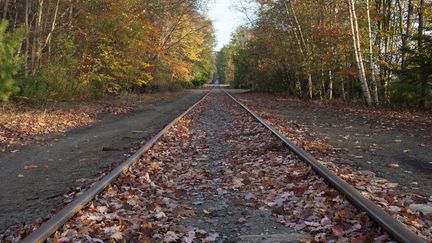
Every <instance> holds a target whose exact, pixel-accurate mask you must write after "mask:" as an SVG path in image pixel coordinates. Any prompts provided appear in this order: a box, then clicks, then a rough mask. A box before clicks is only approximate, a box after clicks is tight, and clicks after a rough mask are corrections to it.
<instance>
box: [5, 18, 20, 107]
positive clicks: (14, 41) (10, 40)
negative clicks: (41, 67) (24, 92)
mask: <svg viewBox="0 0 432 243" xmlns="http://www.w3.org/2000/svg"><path fill="white" fill-rule="evenodd" d="M7 26H8V22H7V21H1V22H0V101H7V100H8V98H9V96H10V95H12V94H13V93H15V92H17V91H18V87H17V84H16V81H15V79H14V76H15V75H16V74H17V73H18V72H19V70H20V65H21V60H22V59H21V58H20V57H19V56H18V55H17V53H18V51H19V50H20V48H21V41H22V39H23V38H22V36H23V33H22V31H18V32H16V33H12V34H11V33H7V32H6V29H7Z"/></svg>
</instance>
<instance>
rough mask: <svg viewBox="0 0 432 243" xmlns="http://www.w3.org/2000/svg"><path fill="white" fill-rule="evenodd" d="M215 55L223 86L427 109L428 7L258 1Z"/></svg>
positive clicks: (430, 91)
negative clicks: (251, 18)
mask: <svg viewBox="0 0 432 243" xmlns="http://www.w3.org/2000/svg"><path fill="white" fill-rule="evenodd" d="M257 2H258V5H259V8H258V10H257V17H256V19H255V21H254V23H252V24H251V25H248V26H244V27H241V28H239V29H238V31H237V32H236V33H235V34H234V35H233V37H232V41H231V43H230V44H229V45H227V46H225V47H224V48H223V49H222V50H221V51H220V52H219V53H218V55H217V56H218V61H219V62H218V66H217V67H218V72H219V76H220V78H221V80H222V81H225V82H230V83H232V84H233V85H234V86H236V87H247V88H254V89H257V90H263V91H269V92H283V93H285V94H289V95H295V96H299V97H303V98H308V99H312V98H313V99H334V98H338V99H343V100H353V101H360V100H361V101H363V102H365V104H367V105H372V104H390V103H397V104H404V105H410V106H415V107H423V108H430V107H431V106H432V36H431V31H432V29H431V27H432V24H431V20H432V2H431V1H429V0H409V1H401V0H334V1H323V0H305V1H296V0H288V1H287V0H278V1H265V0H258V1H257Z"/></svg>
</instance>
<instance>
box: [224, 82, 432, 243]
mask: <svg viewBox="0 0 432 243" xmlns="http://www.w3.org/2000/svg"><path fill="white" fill-rule="evenodd" d="M224 92H225V94H227V95H228V96H229V97H231V98H232V99H233V100H234V101H235V102H236V103H237V104H238V105H240V106H241V107H242V108H243V109H244V110H246V111H247V112H248V113H249V114H251V115H252V116H253V117H254V118H255V119H256V120H257V121H258V122H260V123H261V124H262V125H263V126H264V127H266V128H267V129H269V130H270V131H271V132H272V133H273V134H274V135H276V136H277V137H278V138H279V139H280V140H281V141H283V142H284V143H285V144H286V145H287V146H288V148H289V149H290V150H291V151H292V152H293V153H294V154H296V155H297V156H298V157H299V158H300V159H301V160H302V161H304V162H306V163H307V164H309V165H310V166H311V167H312V168H313V169H314V170H315V171H316V172H318V174H320V175H321V176H322V177H323V178H324V179H325V180H327V181H328V182H329V183H330V184H331V185H332V186H333V187H334V188H335V189H337V190H338V191H339V192H341V193H342V194H344V195H345V196H346V197H347V198H348V199H349V200H350V201H351V203H353V204H354V205H356V206H357V207H358V208H360V209H362V210H363V211H365V212H366V213H367V214H368V215H369V216H370V217H371V218H372V219H373V220H375V221H376V222H377V223H378V224H379V225H380V226H381V227H382V228H383V229H385V230H386V231H387V232H388V233H389V234H390V235H391V236H392V237H393V238H394V239H395V240H398V241H400V242H403V243H423V242H426V240H425V239H423V238H421V237H419V236H418V235H416V234H415V233H414V232H413V231H411V230H409V229H408V228H407V227H406V226H405V225H404V224H402V223H401V222H399V221H397V220H395V219H394V218H392V217H391V216H390V215H389V214H388V213H386V212H385V211H384V210H383V209H382V208H380V207H379V206H378V205H376V204H375V203H374V202H372V201H371V200H369V199H367V198H365V197H364V196H363V195H362V194H361V193H360V192H359V191H358V190H356V189H355V188H354V187H352V186H351V185H350V184H348V183H347V182H345V181H344V180H342V179H341V178H340V177H338V176H337V175H336V174H335V173H333V172H332V171H330V170H329V169H328V168H327V167H325V166H324V165H323V164H321V163H320V162H318V161H317V160H316V159H315V158H313V157H312V156H311V155H310V154H308V153H307V152H306V151H304V150H303V149H301V148H300V147H298V146H297V145H295V144H294V143H293V142H291V141H290V140H288V139H287V138H286V137H285V136H284V135H282V134H281V133H280V132H279V131H277V130H276V129H275V128H274V127H272V126H271V125H269V124H268V123H267V122H266V121H265V120H264V119H263V118H261V117H260V116H258V115H257V114H256V113H255V112H254V111H252V110H251V109H249V108H248V107H247V106H246V105H244V104H242V103H241V102H240V101H238V100H237V99H236V98H234V97H233V96H232V95H231V94H230V93H228V92H227V91H226V90H224Z"/></svg>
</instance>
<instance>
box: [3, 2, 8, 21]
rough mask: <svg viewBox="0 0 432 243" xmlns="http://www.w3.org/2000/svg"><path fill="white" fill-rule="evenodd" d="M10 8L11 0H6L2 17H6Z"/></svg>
mask: <svg viewBox="0 0 432 243" xmlns="http://www.w3.org/2000/svg"><path fill="white" fill-rule="evenodd" d="M8 9H9V0H6V1H5V3H4V7H3V16H2V19H6V17H7V13H8Z"/></svg>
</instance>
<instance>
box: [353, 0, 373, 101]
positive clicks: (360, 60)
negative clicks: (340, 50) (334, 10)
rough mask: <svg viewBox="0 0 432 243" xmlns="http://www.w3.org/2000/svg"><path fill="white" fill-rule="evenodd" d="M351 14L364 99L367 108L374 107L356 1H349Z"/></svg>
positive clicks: (355, 52) (355, 51) (354, 44)
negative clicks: (365, 67) (361, 41)
mask: <svg viewBox="0 0 432 243" xmlns="http://www.w3.org/2000/svg"><path fill="white" fill-rule="evenodd" d="M348 3H349V4H348V5H349V10H350V11H349V12H350V22H351V32H352V36H353V46H354V54H355V57H356V62H357V68H358V76H359V79H360V85H361V88H362V94H363V99H364V101H365V103H366V105H367V106H371V105H372V98H371V95H370V92H369V87H368V83H367V79H366V74H365V70H364V66H363V57H362V54H361V47H360V35H359V29H358V21H357V14H356V11H355V2H354V0H348Z"/></svg>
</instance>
